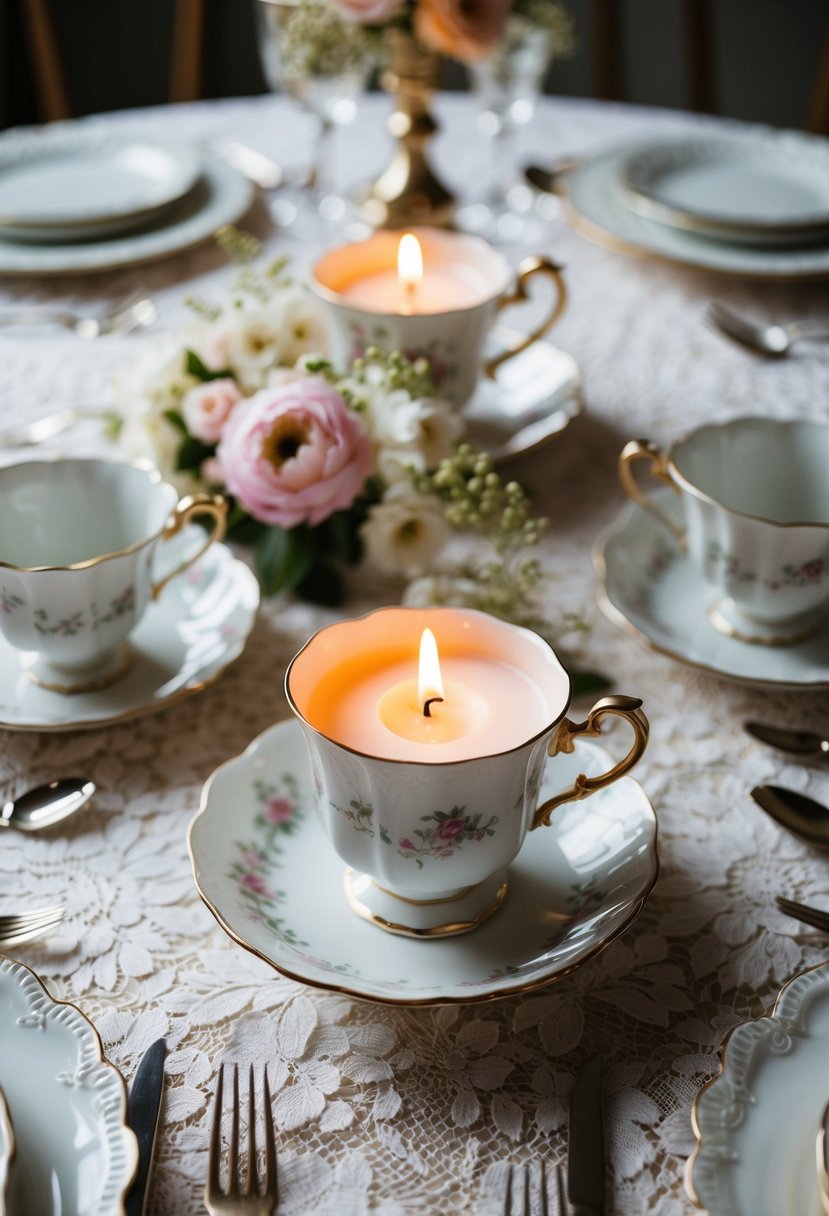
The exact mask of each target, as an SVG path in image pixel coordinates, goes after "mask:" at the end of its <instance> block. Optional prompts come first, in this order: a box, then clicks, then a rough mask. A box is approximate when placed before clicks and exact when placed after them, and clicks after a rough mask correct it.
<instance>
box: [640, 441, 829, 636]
mask: <svg viewBox="0 0 829 1216" xmlns="http://www.w3.org/2000/svg"><path fill="white" fill-rule="evenodd" d="M642 459H645V460H647V461H648V462H649V464H650V472H651V473H652V474H653V476H654V477H656V478H657V479H658V480H660V481H662V482H664V483H665V484H666V485H668V486H670V487H671V489H673V490H674V491H675V492H676V494H677V495H678V496H679V497H680V498H681V500H682V513H683V516H684V523H679V522H677V521H676V520H675V519H673V518H672V517H671V516H669V515H668V514H667V513H666V512H664V511H662V510H661V509H660V508H659V507H658V506H657V505H656V504H654V503H653V502H652V501H650V500H649V499H648V497H647V496H646V495H645V494H644V492H643V491H642V489H641V488H640V486H639V485H638V484H637V482H636V480H635V479H634V475H633V471H632V466H633V464H634V462H635V461H638V460H642ZM619 475H620V477H621V481H622V485H623V486H624V488H625V490H626V491H627V493H628V494H629V495H630V496H631V498H633V499H634V501H635V502H637V503H639V504H640V505H641V506H643V507H644V508H645V509H646V510H648V511H650V512H651V514H653V515H655V516H656V517H657V518H658V519H659V520H661V522H662V523H663V524H665V526H666V527H667V528H669V529H670V530H671V531H672V532H673V533H674V535H675V536H676V537H677V539H678V540H679V542H680V544H681V545H682V546H683V547H685V546H687V549H688V553H689V555H690V558H691V560H692V561H693V562H694V563H695V565H696V566H697V567H698V569H699V570H700V572H701V573H702V575H703V577H704V578H705V579H706V580H707V581H708V583H709V584H710V585H711V587H712V588H714V589H715V590H716V592H717V595H716V598H715V599H714V600H713V601H712V603H711V604H710V607H709V616H710V620H711V622H712V624H713V625H714V626H715V627H716V628H717V629H718V630H720V632H722V633H725V634H727V635H729V636H731V637H735V638H739V639H740V640H741V641H744V642H752V643H758V644H762V645H770V646H779V645H789V644H792V643H795V642H798V641H800V640H801V639H802V638H804V637H807V636H808V635H809V634H810V633H812V632H814V631H815V630H816V629H818V628H820V626H821V624H822V622H823V621H824V619H825V614H826V610H827V599H829V425H827V424H824V423H819V422H807V421H801V420H794V421H788V422H780V421H775V420H774V419H770V418H750V417H749V418H736V419H734V420H732V421H730V422H724V423H712V424H710V425H706V426H702V427H699V428H698V429H697V430H695V431H693V432H692V433H691V434H689V435H687V436H685V438H683V439H680V440H678V441H677V442H675V443H674V444H672V445H671V447H670V448H669V449H668V450H667V451H666V452H662V451H661V449H660V448H658V447H657V446H656V445H655V444H653V443H651V442H650V441H648V440H643V439H635V440H633V441H631V442H630V443H628V444H627V445H626V447H625V448H624V450H623V451H622V453H621V456H620V457H619Z"/></svg>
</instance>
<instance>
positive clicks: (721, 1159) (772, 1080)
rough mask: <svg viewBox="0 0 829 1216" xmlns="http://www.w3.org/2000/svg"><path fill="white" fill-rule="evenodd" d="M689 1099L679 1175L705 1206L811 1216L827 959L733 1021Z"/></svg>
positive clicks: (823, 1066)
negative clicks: (768, 1007)
mask: <svg viewBox="0 0 829 1216" xmlns="http://www.w3.org/2000/svg"><path fill="white" fill-rule="evenodd" d="M720 1067H721V1071H720V1074H719V1076H717V1077H715V1078H714V1079H713V1081H709V1083H708V1084H707V1085H706V1086H704V1087H703V1089H702V1090H701V1091H700V1093H699V1094H698V1095H697V1099H696V1101H695V1103H694V1131H695V1133H696V1136H697V1147H696V1150H695V1152H694V1155H693V1157H692V1158H691V1160H690V1162H689V1163H688V1170H687V1173H686V1182H687V1187H688V1192H689V1194H690V1195H691V1198H692V1199H693V1200H694V1202H695V1203H696V1204H697V1205H698V1206H699V1207H702V1208H705V1209H706V1211H707V1212H708V1214H709V1216H820V1212H821V1206H820V1199H819V1191H818V1181H817V1169H816V1149H815V1141H816V1137H817V1132H818V1128H819V1126H820V1123H821V1116H822V1114H823V1110H824V1107H825V1106H826V1103H827V1101H829V963H821V964H820V966H818V967H814V968H812V969H811V970H809V971H804V972H801V974H800V975H797V976H795V977H794V979H792V980H790V981H789V982H788V983H787V984H786V985H785V987H784V988H783V989H782V991H781V992H780V994H779V996H778V997H777V1000H776V1002H775V1005H774V1009H773V1011H772V1013H771V1014H770V1015H769V1016H767V1017H763V1018H758V1019H757V1020H756V1021H753V1022H743V1023H742V1024H741V1025H739V1026H737V1027H735V1029H734V1030H732V1031H731V1034H730V1035H729V1036H728V1038H727V1040H726V1042H725V1044H724V1045H723V1049H722V1062H721V1066H720Z"/></svg>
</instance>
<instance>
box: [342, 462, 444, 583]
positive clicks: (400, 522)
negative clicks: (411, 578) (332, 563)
mask: <svg viewBox="0 0 829 1216" xmlns="http://www.w3.org/2000/svg"><path fill="white" fill-rule="evenodd" d="M450 534H451V528H450V527H449V524H448V523H447V522H446V519H445V518H444V514H443V508H442V507H441V504H440V503H439V502H438V501H437V499H435V498H432V497H430V496H428V495H424V494H417V493H415V492H414V491H413V490H412V489H411V487H410V486H406V485H402V484H401V485H399V486H394V487H393V488H392V489H391V490H390V491H389V492H388V493H387V494H386V497H385V499H384V500H383V501H382V502H380V503H377V505H376V506H373V507H372V508H371V510H370V511H369V515H368V519H367V520H366V522H365V523H364V524H363V527H362V537H363V542H364V544H365V547H366V556H367V557H368V560H369V561H370V562H371V563H372V565H374V566H376V567H377V569H379V570H382V571H384V572H385V573H387V574H405V575H412V574H415V573H417V572H418V571H420V570H423V569H425V568H426V567H428V565H429V563H430V562H431V561H432V559H433V558H434V557H435V555H436V554H437V553H438V552H439V550H440V549H442V548H443V546H444V545H445V544H446V542H447V541H448V539H449V536H450Z"/></svg>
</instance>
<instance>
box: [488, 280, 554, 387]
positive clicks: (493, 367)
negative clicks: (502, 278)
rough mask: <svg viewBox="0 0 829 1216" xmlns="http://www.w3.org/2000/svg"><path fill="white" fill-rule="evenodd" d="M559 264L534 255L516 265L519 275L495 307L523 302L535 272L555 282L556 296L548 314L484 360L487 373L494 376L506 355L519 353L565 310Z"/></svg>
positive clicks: (508, 357) (500, 307)
mask: <svg viewBox="0 0 829 1216" xmlns="http://www.w3.org/2000/svg"><path fill="white" fill-rule="evenodd" d="M561 271H562V267H561V266H556V264H555V262H551V261H550V259H549V258H542V257H533V258H525V259H524V261H523V262H522V263H521V265H520V266H519V267H518V277H517V278H516V280H515V287H514V288H513V290H512V291H511V292H509V293H508V294H507V295H505V296H501V299H500V300H499V301H498V311H499V312H501V310H502V309H504V308H509V307H510V306H511V305H512V304H522V303H523V302H524V301H525V300H528V299H529V296H528V295H527V283H529V281H530V279H532V278H533V277H534V276H535V275H544V276H546V277H547V278H549V279H552V280H553V282H554V283H555V286H556V298H555V300H554V301H553V307H552V309H551V311H550V314H549V316H547V317H545V319H544V320H543V321H542V322H541V324H540V325H537V326H536V328H535V329H533V330H532V331H531V332H530V333H528V334H527V336H526V337H525V338H524V339H523V340H522V341H521V342H519V343H517V344H516V345H515V346H511V347H509V349H508V350H503V351H501V353H500V355H495V356H494V358H492V359H489V360H487V362H486V363H485V364H484V370H485V371H486V374H487V375H488V376H489V377H490V378H493V377H494V376H495V373H496V371H497V370H498V368H499V367H500V366H501V364H502V363H506V361H507V359H512V357H513V356H514V355H520V354H521V351H522V350H526V349H527V347H528V346H530V345H531V343H533V342H536V341H537V340H538V339H539V338H541V337H543V335H544V334H546V333H547V331H548V330H550V329H552V328H553V326H554V325H555V323H556V321H557V320H558V319H559V317H560V316H561V314H562V312H563V311H564V306H565V304H566V303H567V288H566V287H565V286H564V279H563V278H562V277H561Z"/></svg>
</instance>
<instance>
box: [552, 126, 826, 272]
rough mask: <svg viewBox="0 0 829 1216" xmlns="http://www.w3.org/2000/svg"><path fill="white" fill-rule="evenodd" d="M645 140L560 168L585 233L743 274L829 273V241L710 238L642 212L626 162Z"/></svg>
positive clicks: (567, 202) (571, 211)
mask: <svg viewBox="0 0 829 1216" xmlns="http://www.w3.org/2000/svg"><path fill="white" fill-rule="evenodd" d="M642 146H643V145H642V143H641V142H639V143H637V144H633V145H630V144H627V145H624V146H622V147H618V148H612V149H609V150H608V151H605V152H600V153H598V154H597V155H596V156H594V157H592V158H591V159H590V160H587V161H584V162H583V163H582V164H580V165H577V166H576V167H574V168H572V169H570V170H568V171H567V172H564V173H562V174H560V176H559V177H558V179H557V181H558V183H559V189H560V192H561V197H562V203H563V207H564V213H565V215H566V217H567V219H568V220H569V221H570V223H571V224H572V225H573V227H574V228H576V229H577V230H579V231H582V232H583V233H584V234H585V236H587V237H589V238H591V239H592V240H595V241H598V242H599V244H603V245H608V246H610V248H612V249H617V250H619V251H620V252H622V253H630V254H634V255H637V256H640V257H653V258H656V259H657V260H659V261H665V262H670V263H673V264H675V265H681V266H693V267H697V268H698V269H701V270H707V271H711V272H713V273H717V274H728V275H733V276H736V277H743V278H756V279H771V280H788V279H791V280H796V279H810V278H814V279H821V278H829V241H827V243H826V244H824V245H816V246H804V247H801V246H798V247H795V248H789V247H785V248H776V247H769V246H767V245H745V244H736V243H733V242H728V241H724V240H710V239H708V238H707V237H705V236H702V235H700V234H698V233H694V232H685V231H683V230H682V229H681V228H675V227H673V226H671V225H670V224H663V223H658V222H657V221H656V220H653V219H648V218H646V217H645V216H643V215H638V214H637V213H636V212H635V211H633V210H632V209H631V207H630V206H629V205H628V203H629V197H630V195H629V191H628V188H627V186H626V184H625V180H624V174H625V166H626V165H627V163H628V160H629V158H630V157H631V155H633V154H635V153H636V152H638V151H641V149H642Z"/></svg>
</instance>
